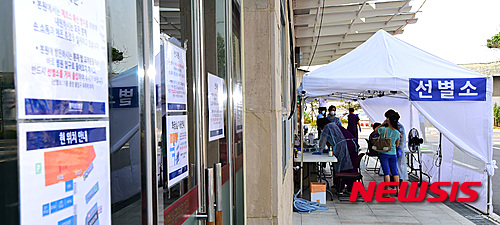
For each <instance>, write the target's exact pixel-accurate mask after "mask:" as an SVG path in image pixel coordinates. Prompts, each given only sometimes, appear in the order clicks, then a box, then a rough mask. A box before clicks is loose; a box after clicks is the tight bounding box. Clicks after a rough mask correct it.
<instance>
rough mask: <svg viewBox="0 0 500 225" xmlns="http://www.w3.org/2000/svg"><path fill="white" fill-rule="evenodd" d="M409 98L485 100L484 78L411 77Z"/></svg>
mask: <svg viewBox="0 0 500 225" xmlns="http://www.w3.org/2000/svg"><path fill="white" fill-rule="evenodd" d="M410 100H411V101H486V78H446V79H445V78H443V79H435V78H433V79H426V78H419V79H416V78H411V79H410Z"/></svg>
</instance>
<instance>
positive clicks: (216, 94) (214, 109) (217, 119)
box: [208, 73, 225, 141]
mask: <svg viewBox="0 0 500 225" xmlns="http://www.w3.org/2000/svg"><path fill="white" fill-rule="evenodd" d="M224 101H225V96H224V80H223V79H222V78H220V77H217V76H215V75H212V74H210V73H209V74H208V130H209V135H208V140H209V141H214V140H217V139H220V138H223V137H224Z"/></svg>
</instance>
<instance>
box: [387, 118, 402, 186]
mask: <svg viewBox="0 0 500 225" xmlns="http://www.w3.org/2000/svg"><path fill="white" fill-rule="evenodd" d="M394 114H396V115H397V117H398V121H399V119H400V117H399V113H397V112H396V111H394V109H389V110H387V112H385V114H384V116H385V118H386V119H389V117H390V116H391V115H394ZM398 128H399V129H398V131H399V133H400V134H401V136H400V137H401V140H400V142H399V145H398V146H396V156H397V158H398V174H399V179H400V180H401V181H403V182H404V181H407V180H408V167H407V165H406V155H405V143H406V141H405V137H406V135H405V127H404V126H403V124H401V123H400V122H398Z"/></svg>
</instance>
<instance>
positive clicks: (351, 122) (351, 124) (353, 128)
mask: <svg viewBox="0 0 500 225" xmlns="http://www.w3.org/2000/svg"><path fill="white" fill-rule="evenodd" d="M358 127H359V131H361V125H360V124H359V117H358V115H357V114H354V108H349V115H348V116H347V130H348V131H349V132H351V134H352V136H354V139H355V140H356V144H358ZM358 146H359V145H358Z"/></svg>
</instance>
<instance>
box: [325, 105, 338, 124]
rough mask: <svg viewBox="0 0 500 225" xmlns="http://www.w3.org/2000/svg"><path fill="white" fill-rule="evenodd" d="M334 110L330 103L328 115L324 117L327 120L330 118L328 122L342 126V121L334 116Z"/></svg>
mask: <svg viewBox="0 0 500 225" xmlns="http://www.w3.org/2000/svg"><path fill="white" fill-rule="evenodd" d="M336 111H337V108H336V107H335V106H334V105H331V106H330V107H328V116H327V117H326V118H328V120H330V122H332V123H334V124H337V125H339V126H342V122H340V119H339V118H338V117H336V116H335V115H336Z"/></svg>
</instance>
